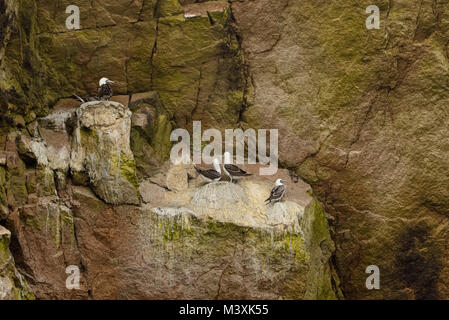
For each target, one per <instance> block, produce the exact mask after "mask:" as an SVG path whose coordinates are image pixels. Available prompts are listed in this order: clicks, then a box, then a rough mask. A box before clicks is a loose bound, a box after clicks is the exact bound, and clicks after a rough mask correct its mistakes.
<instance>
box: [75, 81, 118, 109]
mask: <svg viewBox="0 0 449 320" xmlns="http://www.w3.org/2000/svg"><path fill="white" fill-rule="evenodd" d="M110 83H114V81H111V80H109V79H108V78H101V79H100V81H99V83H98V84H99V88H98V96H97V97H87V98H81V97H80V96H78V95H76V94H74V95H73V97H74V98H76V99H78V100H79V101H81V102H82V103H84V102H90V101H100V100H106V101H108V100H109V99H110V98H111V97H112V94H113V91H112V87H111V85H110Z"/></svg>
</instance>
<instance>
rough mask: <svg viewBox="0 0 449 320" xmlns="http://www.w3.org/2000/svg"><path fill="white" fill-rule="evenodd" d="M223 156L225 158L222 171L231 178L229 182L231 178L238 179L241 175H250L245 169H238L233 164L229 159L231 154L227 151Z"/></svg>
mask: <svg viewBox="0 0 449 320" xmlns="http://www.w3.org/2000/svg"><path fill="white" fill-rule="evenodd" d="M224 158H225V160H224V165H223V171H224V172H225V173H226V175H227V176H228V177H229V179H231V183H232V181H233V180H237V179H240V178H241V177H247V176H251V175H252V174H250V173H248V172H246V171H245V170H242V169H240V168H239V167H237V166H236V165H233V164H232V161H231V154H230V153H229V152H225V154H224Z"/></svg>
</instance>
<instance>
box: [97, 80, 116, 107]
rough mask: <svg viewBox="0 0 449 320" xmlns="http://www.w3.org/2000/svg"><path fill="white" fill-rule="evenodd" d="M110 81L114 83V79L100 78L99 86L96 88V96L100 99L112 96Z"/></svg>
mask: <svg viewBox="0 0 449 320" xmlns="http://www.w3.org/2000/svg"><path fill="white" fill-rule="evenodd" d="M111 83H114V81H111V80H109V79H108V78H101V79H100V82H99V85H100V88H99V89H98V98H99V99H100V100H106V101H109V99H110V98H111V97H112V94H113V91H112V87H111V85H110V84H111Z"/></svg>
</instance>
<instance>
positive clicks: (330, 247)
mask: <svg viewBox="0 0 449 320" xmlns="http://www.w3.org/2000/svg"><path fill="white" fill-rule="evenodd" d="M302 226H303V230H304V233H305V234H307V235H308V238H307V240H306V241H307V247H308V250H309V252H310V259H311V264H310V266H311V267H310V269H309V274H308V282H307V283H308V284H310V285H309V286H308V288H307V292H306V295H305V297H306V299H323V300H328V299H341V298H343V294H342V293H341V290H340V288H339V287H338V285H337V284H338V283H339V279H338V277H337V275H336V274H335V273H334V272H333V271H332V269H331V268H332V266H331V261H330V258H331V256H332V255H333V254H334V251H335V246H334V242H333V241H332V238H331V235H330V229H329V224H328V222H327V219H326V216H325V211H324V207H323V205H322V204H321V203H319V202H318V201H317V200H316V199H314V200H313V201H312V202H311V203H310V204H309V206H307V207H306V210H305V213H304V220H303V224H302ZM318 260H321V261H320V262H318ZM323 262H324V263H323Z"/></svg>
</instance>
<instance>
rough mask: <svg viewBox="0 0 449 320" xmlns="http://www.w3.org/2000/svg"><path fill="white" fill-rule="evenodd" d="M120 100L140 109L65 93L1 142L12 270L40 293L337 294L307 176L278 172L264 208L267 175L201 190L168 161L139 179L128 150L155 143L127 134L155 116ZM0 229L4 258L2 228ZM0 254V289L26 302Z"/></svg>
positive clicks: (189, 173)
mask: <svg viewBox="0 0 449 320" xmlns="http://www.w3.org/2000/svg"><path fill="white" fill-rule="evenodd" d="M114 99H115V100H117V99H119V97H114ZM127 101H131V104H130V105H131V109H134V110H136V111H137V112H135V113H134V116H133V117H132V116H131V114H132V112H131V111H130V109H128V108H126V107H125V106H123V105H122V104H120V103H118V102H113V101H110V102H106V101H96V102H88V103H84V104H82V105H81V106H79V107H77V108H70V105H71V104H72V103H74V101H64V102H62V103H61V104H60V105H58V106H56V107H55V109H54V111H53V112H52V113H50V114H49V115H48V116H46V117H45V118H41V119H38V121H37V123H36V127H35V132H34V134H33V135H32V136H31V135H27V134H26V133H24V132H20V131H14V132H12V133H10V134H9V135H8V137H7V139H8V141H7V151H6V154H7V156H6V163H5V165H6V170H4V169H3V167H0V168H1V169H2V171H5V172H6V178H3V179H5V181H6V182H5V186H6V188H5V189H6V204H5V206H7V207H6V208H7V211H6V212H5V213H4V217H3V219H2V221H5V222H6V225H7V227H8V228H9V229H11V231H12V233H13V235H14V237H13V239H12V243H11V246H10V247H11V250H12V251H13V252H14V254H15V258H16V261H15V262H16V266H17V268H18V269H19V270H20V272H21V274H22V275H23V276H24V277H25V278H26V279H27V283H28V284H29V286H30V288H31V290H32V292H33V293H34V295H35V296H36V297H37V298H39V299H168V298H171V299H181V298H184V299H237V298H241V299H254V298H258V299H337V298H340V297H341V296H342V295H341V292H340V290H339V288H338V276H337V275H336V273H335V270H334V269H333V266H332V265H331V264H330V259H331V257H332V255H333V253H334V243H333V241H332V239H331V238H330V233H329V226H328V224H327V220H326V217H325V216H324V211H323V209H322V207H321V206H320V205H319V204H318V203H317V201H316V200H314V199H313V198H312V197H311V196H310V195H309V194H308V193H307V192H308V191H309V189H310V188H309V186H308V185H307V184H305V183H304V182H302V181H300V180H297V181H296V182H295V181H293V180H291V179H290V178H289V174H288V172H287V171H286V170H284V171H282V173H280V174H281V175H282V178H283V179H286V180H289V185H290V186H291V188H292V190H291V191H290V193H289V196H288V198H287V199H288V200H287V201H286V202H283V203H277V204H274V205H269V206H266V205H265V204H264V200H265V198H266V197H267V196H268V195H269V193H270V188H271V186H272V184H273V179H271V180H267V179H262V178H248V179H247V180H246V181H242V182H241V183H240V184H233V183H230V182H227V181H224V182H218V183H213V184H206V185H205V184H204V182H203V181H202V179H201V177H199V176H198V174H197V173H196V171H195V170H194V168H193V165H189V166H186V165H183V164H178V165H173V164H171V162H170V161H169V160H168V161H166V162H164V163H163V164H161V165H160V166H161V168H164V169H162V170H160V171H151V170H150V171H149V173H148V172H146V171H142V172H141V173H140V174H141V177H140V178H138V177H137V173H136V171H137V166H136V162H135V159H134V156H133V151H135V152H136V153H137V154H140V153H142V152H144V150H142V148H143V149H145V150H146V149H151V148H152V146H151V142H154V140H151V139H150V140H149V141H148V142H147V143H146V144H145V145H143V144H136V145H134V147H133V150H132V149H131V141H132V139H131V136H132V131H133V130H138V132H139V134H143V132H145V127H146V126H147V123H151V122H152V121H151V119H152V115H153V116H154V114H160V115H163V110H157V109H158V107H157V101H158V99H156V98H155V97H154V94H152V93H143V94H137V95H136V96H135V97H134V96H132V97H129V98H128V99H127ZM143 102H145V103H143ZM155 104H156V105H155ZM136 108H137V109H136ZM147 109H148V110H152V109H156V110H157V112H155V113H154V114H152V113H151V114H146V113H144V111H145V110H146V111H148V110H147ZM139 110H140V111H139ZM142 110H143V111H142ZM139 113H141V114H140V115H139ZM137 115H139V116H137ZM142 115H145V117H143V116H142ZM159 124H160V123H159ZM158 131H159V130H157V126H156V132H158ZM164 131H166V130H163V132H164ZM170 132H171V130H168V131H167V132H165V133H164V134H165V135H162V137H163V139H162V140H164V141H165V140H169V135H170ZM167 134H168V136H167ZM159 136H160V134H159ZM150 137H152V136H151V135H150ZM155 147H156V146H155ZM158 147H159V148H160V147H161V146H160V145H159V146H158ZM154 161H157V159H154ZM247 170H253V171H254V172H256V170H258V168H257V167H252V168H251V167H250V168H247ZM1 228H3V227H1ZM3 230H4V231H5V232H6V233H7V235H8V238H7V241H6V240H5V242H4V245H3V247H4V251H5V252H6V253H8V257H9V249H8V246H9V235H10V232H9V231H7V230H6V229H4V228H3ZM6 262H7V263H8V265H7V266H8V269H0V275H1V276H2V277H5V279H6V280H5V281H4V282H5V283H6V284H5V285H3V287H0V292H1V293H2V295H3V296H2V297H3V298H5V297H6V298H14V297H22V296H23V297H32V294H31V293H28V292H29V291H25V290H30V289H28V287H27V283H26V282H25V281H24V280H22V279H23V278H22V276H21V275H20V274H19V273H18V272H17V271H16V270H15V269H14V264H13V260H12V258H8V260H6ZM6 262H5V263H6ZM73 266H75V267H77V268H78V269H79V271H80V287H79V288H78V289H73V290H71V289H69V288H68V287H67V286H66V280H67V277H68V274H67V270H66V268H67V267H73ZM11 270H12V271H11ZM11 272H13V273H11ZM13 276H15V277H16V278H17V279H20V282H19V283H20V286H19V285H18V284H17V286H18V288H17V289H15V288H14V287H12V286H11V285H9V286H8V284H10V283H11V281H12V280H10V279H13V278H12V277H13ZM0 279H3V278H0ZM2 281H3V280H2ZM6 281H9V282H6ZM16 282H17V281H16ZM22 287H23V288H22ZM13 290H16V291H17V292H19V293H16V291H13ZM18 290H22V291H24V292H23V293H22V292H21V291H18ZM11 292H12V293H11Z"/></svg>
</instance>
